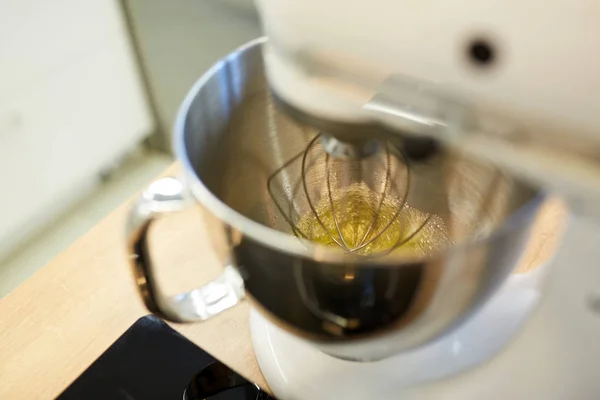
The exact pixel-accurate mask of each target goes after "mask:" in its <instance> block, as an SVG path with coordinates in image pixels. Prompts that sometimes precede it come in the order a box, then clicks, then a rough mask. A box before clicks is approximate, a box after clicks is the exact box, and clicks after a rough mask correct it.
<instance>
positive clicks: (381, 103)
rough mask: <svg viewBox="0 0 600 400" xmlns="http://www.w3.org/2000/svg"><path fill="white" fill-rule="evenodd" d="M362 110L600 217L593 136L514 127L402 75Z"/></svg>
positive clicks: (599, 163) (599, 173)
mask: <svg viewBox="0 0 600 400" xmlns="http://www.w3.org/2000/svg"><path fill="white" fill-rule="evenodd" d="M364 110H366V111H367V112H368V113H369V115H370V116H371V117H372V118H373V119H374V120H376V121H377V122H379V123H381V124H383V125H384V126H386V127H387V128H388V129H386V130H385V131H386V132H388V134H390V132H392V134H400V135H406V136H408V137H423V136H425V137H430V138H434V139H435V140H437V141H438V142H440V143H441V144H442V145H444V146H445V147H446V148H449V149H452V150H453V151H458V152H463V153H468V154H469V155H471V156H473V157H478V158H483V159H484V160H487V161H489V162H492V163H493V164H495V165H497V166H498V167H500V168H501V169H503V170H505V171H507V172H509V173H511V174H513V175H516V176H520V177H522V178H524V179H527V180H530V181H532V182H534V183H535V184H537V185H540V186H542V187H546V188H548V189H549V190H550V191H553V192H556V193H558V194H560V195H561V196H563V197H564V198H565V199H566V200H567V201H568V202H569V203H570V205H571V208H572V209H573V211H574V212H576V213H580V214H584V215H590V216H592V217H594V216H596V217H599V218H600V150H599V147H600V146H599V143H598V142H597V141H595V140H593V139H590V138H589V137H586V136H583V135H575V134H572V135H564V134H561V133H563V132H567V130H560V129H555V130H551V129H546V130H543V131H541V130H536V129H535V127H534V128H525V127H522V126H517V125H514V124H510V123H508V122H507V121H508V120H503V119H502V118H498V117H496V116H491V115H486V113H485V111H482V110H481V109H476V108H475V107H472V106H471V105H469V104H465V103H463V102H460V101H458V100H456V99H453V98H451V97H449V96H446V95H444V94H441V93H433V92H432V90H431V89H430V88H429V87H427V86H426V85H423V84H420V83H415V82H414V81H412V80H410V79H407V78H405V77H399V76H395V77H391V78H388V79H387V80H386V81H385V82H384V83H383V84H382V85H381V86H380V87H379V89H378V90H377V94H376V95H375V96H374V97H373V98H372V99H371V100H370V101H369V102H367V103H366V104H365V105H364ZM540 129H541V128H540ZM571 132H572V131H571ZM594 219H596V218H594ZM599 220H600V219H599Z"/></svg>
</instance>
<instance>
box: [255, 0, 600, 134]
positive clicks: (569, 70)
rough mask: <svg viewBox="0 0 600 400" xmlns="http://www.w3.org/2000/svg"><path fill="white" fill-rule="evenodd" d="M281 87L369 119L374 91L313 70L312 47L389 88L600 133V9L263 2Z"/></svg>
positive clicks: (557, 4)
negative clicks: (297, 55) (297, 56)
mask: <svg viewBox="0 0 600 400" xmlns="http://www.w3.org/2000/svg"><path fill="white" fill-rule="evenodd" d="M257 5H258V7H259V10H260V14H261V17H262V21H263V25H264V28H265V32H266V34H267V35H268V36H269V39H270V41H271V44H270V46H269V50H268V52H267V54H266V61H267V69H268V77H269V80H270V84H271V86H272V88H273V89H274V91H275V92H276V93H277V94H278V95H279V96H280V97H281V98H283V99H284V100H285V101H286V102H288V103H289V104H291V105H293V106H295V107H297V108H298V109H301V110H302V111H304V112H306V113H308V114H311V115H314V116H318V117H324V118H328V119H335V120H341V121H350V122H352V121H360V120H362V119H365V118H366V116H365V114H364V113H363V112H362V111H361V107H362V105H363V104H364V103H365V102H366V101H367V100H369V98H370V96H372V94H373V93H369V92H368V91H361V90H358V89H357V88H356V87H350V86H348V85H347V84H346V83H345V82H343V80H342V79H337V77H334V76H331V77H330V78H331V79H328V78H326V79H324V78H323V77H322V76H321V77H317V76H313V75H311V74H307V73H306V71H303V70H302V69H300V68H298V65H297V63H295V62H294V60H290V59H288V58H287V57H286V56H285V55H284V53H282V52H281V51H280V50H281V49H282V48H286V49H287V50H293V51H302V52H307V53H310V54H311V55H312V56H314V57H317V58H320V59H322V60H323V61H325V62H331V63H337V64H339V65H340V66H343V67H344V68H346V69H352V70H354V71H358V73H360V71H363V72H364V71H368V74H370V75H371V78H373V79H376V80H379V81H382V80H383V79H384V78H385V77H386V76H388V75H390V74H403V75H407V76H410V77H414V78H419V79H422V80H425V81H429V82H434V83H438V84H440V86H441V87H442V88H444V90H447V91H448V92H450V93H452V94H455V95H457V96H460V97H461V98H465V99H469V101H471V102H473V103H476V104H487V105H490V106H492V107H493V108H495V109H498V110H500V111H501V112H502V113H503V114H509V115H511V116H512V117H513V118H514V120H517V121H526V120H531V119H533V120H536V121H540V120H543V121H553V122H558V123H560V124H561V125H564V124H567V125H566V126H569V127H574V129H576V130H577V131H578V133H581V132H588V134H589V132H592V133H593V132H595V131H598V128H599V127H600V97H599V96H598V93H599V92H600V74H599V73H598V71H600V24H599V23H598V17H599V16H600V3H598V2H595V1H592V0H573V1H550V2H548V1H541V0H523V1H520V2H510V3H507V2H505V1H502V0H482V1H472V0H456V1H452V2H448V1H443V0H429V1H390V0H369V1H365V0H331V1H322V0H302V1H295V0H257Z"/></svg>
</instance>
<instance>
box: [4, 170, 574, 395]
mask: <svg viewBox="0 0 600 400" xmlns="http://www.w3.org/2000/svg"><path fill="white" fill-rule="evenodd" d="M176 168H177V167H175V166H174V167H172V168H171V169H170V170H169V171H167V173H170V174H172V173H174V172H176ZM199 208H200V207H198V208H196V209H192V210H189V211H186V212H184V213H182V214H178V215H173V216H170V217H169V218H165V219H164V220H162V221H160V222H159V223H158V224H157V227H156V228H157V229H156V230H157V231H156V232H154V233H153V243H152V247H153V251H154V254H155V255H156V258H157V263H158V265H162V266H173V267H172V270H173V274H174V276H183V275H185V276H186V277H188V276H189V275H187V274H186V273H185V272H182V271H190V273H192V271H193V273H194V275H195V278H199V279H198V281H197V282H198V283H200V282H201V281H202V280H204V281H206V280H207V279H208V278H209V277H211V276H216V275H217V274H218V272H219V266H218V262H217V257H216V255H215V254H214V252H213V250H212V249H211V247H210V244H209V240H208V234H207V231H206V229H205V228H204V226H203V223H202V216H201V210H199ZM128 209H129V203H127V204H124V205H123V206H121V207H119V208H118V209H117V210H116V211H114V212H113V213H112V214H110V215H109V216H108V217H107V218H106V219H104V220H103V221H102V222H101V223H99V224H98V225H97V226H96V227H94V228H93V229H92V230H91V231H90V232H89V233H87V234H86V235H85V236H83V237H82V238H80V239H79V240H78V241H77V242H75V243H74V244H73V245H72V246H71V247H70V248H69V249H68V250H66V251H65V252H64V253H62V254H61V255H60V256H58V257H57V258H56V259H54V260H53V261H52V262H50V263H49V264H48V265H46V266H45V267H43V268H42V269H40V270H39V271H38V272H37V273H36V274H35V275H34V276H32V277H31V278H29V279H28V280H27V281H26V282H24V283H23V284H22V285H21V286H20V287H18V288H17V289H16V290H15V291H13V292H12V293H11V294H9V295H8V296H6V297H5V298H4V299H2V300H0V399H48V398H54V397H55V396H56V395H58V394H59V393H60V392H61V391H62V390H63V389H64V388H66V387H67V386H68V385H69V384H70V383H71V382H72V381H73V380H74V379H75V378H76V377H77V376H78V375H79V374H80V373H81V372H83V371H84V370H85V369H86V368H87V367H88V366H89V365H90V364H91V363H92V362H93V361H94V360H95V359H96V358H97V357H98V356H99V355H100V354H102V352H104V351H105V350H106V349H107V348H108V347H109V346H110V345H111V344H112V343H113V342H114V341H115V340H116V339H117V338H118V337H119V336H120V335H121V334H122V333H123V332H125V330H127V328H129V327H130V326H131V325H132V324H133V323H134V322H135V321H136V320H137V319H138V318H140V317H142V316H144V315H146V314H148V312H147V311H146V309H145V308H144V306H143V304H142V302H141V300H140V298H139V296H138V295H137V290H136V288H135V286H134V282H133V279H132V274H131V271H130V268H129V265H128V262H127V254H126V250H125V238H124V226H125V219H126V216H127V212H128ZM563 216H564V208H563V207H562V205H561V204H560V203H559V202H550V204H548V205H547V207H546V209H545V210H544V212H543V213H542V215H540V217H539V218H538V221H537V223H536V226H535V227H534V234H535V236H536V239H535V240H534V241H533V243H532V245H531V246H530V248H529V249H528V251H527V254H526V255H525V257H524V258H523V260H522V262H521V266H520V268H519V269H520V270H527V269H529V268H530V266H531V265H533V264H537V263H538V262H539V261H540V260H541V259H546V258H548V257H549V256H550V255H551V254H552V252H553V249H554V248H555V246H556V237H557V232H559V231H561V226H562V224H563V221H564V218H563ZM191 243H193V246H190V244H191ZM170 269H171V268H170ZM169 272H170V271H169ZM186 280H187V279H186ZM248 307H249V306H248V303H243V304H241V305H239V306H237V307H235V308H234V309H231V310H228V311H226V312H225V313H224V314H223V315H220V316H217V317H215V318H213V319H211V320H210V321H207V322H203V323H196V324H189V325H178V324H175V325H173V324H172V326H174V327H175V329H177V330H178V331H179V332H181V333H182V334H183V335H185V336H186V337H188V338H189V339H190V340H192V341H193V342H195V343H196V344H198V345H199V346H201V347H202V348H203V349H205V350H206V351H208V352H209V353H211V354H212V355H213V356H215V357H216V358H218V359H220V360H222V361H223V362H225V363H226V364H228V365H229V366H231V367H232V368H234V369H236V370H237V371H238V372H240V373H241V374H242V375H244V376H245V377H247V378H248V379H250V380H252V381H254V382H256V383H258V384H259V385H261V386H263V387H266V384H265V381H264V379H263V377H262V374H261V372H260V370H259V368H258V365H257V363H256V359H255V357H254V353H253V351H252V345H251V342H250V331H249V325H248Z"/></svg>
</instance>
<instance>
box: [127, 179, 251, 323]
mask: <svg viewBox="0 0 600 400" xmlns="http://www.w3.org/2000/svg"><path fill="white" fill-rule="evenodd" d="M192 203H193V202H190V197H189V196H187V194H186V190H185V187H184V186H183V185H182V183H181V182H180V181H179V180H177V179H175V178H162V179H159V180H157V181H155V182H153V183H152V184H151V185H150V186H149V187H148V188H147V189H146V190H145V191H144V192H143V193H142V195H141V196H140V198H139V199H138V201H137V202H136V203H135V205H134V206H133V208H132V209H131V211H130V213H129V220H128V223H127V238H128V251H129V259H130V262H131V266H132V268H133V273H134V276H135V281H136V283H137V286H138V290H139V292H140V294H141V296H142V300H143V301H144V304H145V305H146V307H148V309H149V310H150V311H152V312H153V313H155V314H157V315H159V316H160V317H162V318H165V319H168V320H170V321H176V322H186V321H198V320H205V319H208V318H210V317H212V316H214V315H217V314H219V313H220V312H222V311H224V310H226V309H228V308H230V307H233V306H235V305H236V304H238V303H239V302H240V300H242V299H243V297H244V284H243V281H242V278H241V277H240V276H239V274H238V272H237V270H236V269H235V268H233V267H232V266H225V269H224V271H223V273H222V274H221V275H220V276H219V277H218V278H216V279H214V280H213V281H212V282H210V283H208V284H206V285H205V286H203V287H201V288H198V289H195V290H192V291H190V292H186V293H180V294H177V295H174V296H169V295H166V294H165V293H164V292H163V290H161V286H160V283H159V282H157V280H156V271H155V266H154V264H153V262H152V257H151V255H150V249H149V246H148V233H149V230H150V226H151V224H152V222H153V221H154V220H155V219H156V218H157V217H159V216H160V215H162V214H167V213H170V212H174V211H180V210H182V209H183V208H185V207H187V206H189V205H190V204H192Z"/></svg>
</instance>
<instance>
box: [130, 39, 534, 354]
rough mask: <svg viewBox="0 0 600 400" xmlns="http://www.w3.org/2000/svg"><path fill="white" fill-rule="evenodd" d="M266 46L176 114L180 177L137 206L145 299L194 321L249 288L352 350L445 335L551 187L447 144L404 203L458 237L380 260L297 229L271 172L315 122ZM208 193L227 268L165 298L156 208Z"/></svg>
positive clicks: (288, 317)
mask: <svg viewBox="0 0 600 400" xmlns="http://www.w3.org/2000/svg"><path fill="white" fill-rule="evenodd" d="M263 44H264V39H259V40H255V41H253V42H251V43H249V44H247V45H246V46H244V47H242V48H240V49H238V50H237V51H235V52H233V53H231V54H230V55H229V56H228V57H226V58H225V59H224V60H222V61H221V62H219V63H218V64H216V65H215V66H214V67H213V68H212V69H211V70H210V71H208V72H207V73H206V74H205V75H204V76H203V77H202V78H201V79H200V80H199V81H198V82H197V83H196V84H195V85H194V87H193V88H192V90H191V91H190V93H189V95H188V96H187V98H186V100H185V101H184V103H183V105H182V107H181V110H180V113H179V118H178V121H177V124H176V126H175V131H176V141H175V150H176V154H177V159H178V160H179V161H180V163H181V164H182V166H183V171H184V175H185V176H184V180H182V181H180V180H177V179H174V178H165V179H162V180H159V181H156V182H154V183H153V184H151V185H150V186H149V187H148V189H147V190H146V191H145V192H144V193H143V194H142V196H141V197H140V199H139V201H138V202H137V203H136V205H135V206H134V207H133V209H132V211H131V216H130V220H129V225H128V236H129V246H130V247H129V251H130V258H131V260H132V264H133V269H134V272H135V275H136V282H137V284H138V286H139V289H140V293H141V294H142V297H143V299H144V301H145V303H146V305H147V307H148V308H149V309H150V310H151V311H152V312H154V313H156V314H158V315H160V316H162V317H163V318H165V319H168V320H172V321H184V322H187V321H197V320H203V319H207V318H210V317H211V316H213V315H215V314H218V313H219V312H221V311H223V310H225V309H227V308H229V307H232V306H234V305H235V304H237V303H238V302H239V301H240V300H241V299H242V298H244V297H245V296H248V297H250V298H251V299H252V301H253V304H254V305H255V306H256V307H257V308H258V309H259V310H261V311H262V312H263V313H264V314H265V315H267V316H268V317H270V318H271V319H272V320H273V321H275V322H276V323H278V324H280V325H281V326H284V327H285V328H286V329H289V330H290V331H291V332H293V333H295V334H296V335H298V336H299V337H302V338H305V339H306V340H309V341H311V342H313V343H315V344H316V345H317V346H319V347H320V348H322V349H323V350H324V351H326V352H327V353H329V354H332V355H334V356H337V357H341V358H346V359H355V360H376V359H380V358H384V357H387V356H390V355H392V354H394V353H397V352H399V351H403V350H407V349H411V348H415V347H417V346H421V345H423V344H425V343H427V342H430V341H432V340H434V339H436V338H439V337H440V336H442V335H444V334H446V333H448V332H449V331H450V330H451V329H453V328H454V327H456V326H457V325H458V324H460V323H461V321H464V320H465V319H466V318H468V317H469V315H471V314H472V313H473V312H474V311H475V310H476V309H477V308H478V307H480V306H481V305H482V304H483V303H484V302H485V301H486V300H487V299H488V298H489V297H490V295H491V294H493V292H494V291H495V290H496V288H498V286H499V285H500V284H501V283H502V282H503V281H504V279H505V278H506V277H507V276H508V275H509V274H510V273H511V271H512V270H513V269H514V268H515V266H516V263H517V261H518V260H519V257H520V256H521V254H522V253H523V250H524V248H525V246H526V244H527V242H528V240H529V239H530V237H529V228H530V226H531V224H532V221H533V219H534V216H535V214H536V212H537V210H538V209H539V206H540V205H541V203H542V202H543V201H544V199H545V197H544V196H543V195H542V194H541V193H540V192H538V191H537V190H536V189H534V188H532V187H530V186H528V185H527V184H525V183H523V182H520V181H518V180H516V179H514V178H511V177H508V176H506V175H504V174H502V173H501V172H499V171H498V170H497V169H496V168H494V167H493V166H491V165H485V164H482V163H481V162H475V161H474V160H470V159H468V158H464V157H461V156H458V155H456V154H441V155H439V156H438V157H436V158H435V159H434V160H430V161H428V164H426V165H415V166H414V168H412V169H411V172H410V173H411V174H412V176H411V179H412V181H413V182H415V184H414V185H412V186H413V189H412V190H413V193H412V194H409V196H408V197H407V199H408V200H407V201H408V203H409V204H410V205H411V206H413V207H416V208H427V210H426V211H427V212H431V211H432V207H433V208H435V207H439V208H440V209H439V210H437V211H439V213H440V214H444V213H446V214H448V215H446V217H445V218H446V220H447V223H448V224H449V230H450V232H451V235H452V236H453V237H452V239H453V241H454V245H453V246H451V247H450V248H445V249H443V250H440V251H438V252H434V253H433V254H429V255H427V256H416V255H406V254H395V253H391V254H389V255H388V256H385V257H381V258H376V259H372V258H368V257H367V258H365V257H360V256H356V255H352V254H347V253H345V252H343V251H341V250H339V249H333V248H326V247H323V246H320V245H316V244H314V243H311V242H307V241H303V240H301V239H299V238H298V237H296V236H294V235H293V234H292V231H291V228H290V224H289V223H288V222H287V221H286V219H285V218H284V216H283V215H281V212H280V210H279V208H278V207H277V206H276V204H275V202H274V201H273V196H272V195H270V194H269V191H268V188H267V180H268V178H269V176H271V175H272V174H273V172H274V171H275V170H277V169H278V168H280V167H281V166H282V165H283V164H284V163H285V162H286V161H288V160H290V159H291V158H292V157H294V156H295V155H296V154H298V153H299V152H301V151H302V150H303V149H304V148H305V147H306V145H307V143H308V142H309V141H310V140H311V139H312V138H313V137H314V136H315V135H316V134H317V133H318V132H316V131H314V130H313V129H312V128H310V127H308V126H304V125H301V124H300V123H298V122H296V121H295V120H292V119H291V118H290V117H288V116H287V115H286V114H284V113H283V112H281V111H280V110H279V109H278V108H277V107H276V105H275V104H274V102H273V100H272V97H271V93H270V91H269V87H268V83H267V82H266V80H265V75H264V70H263V68H264V66H263V58H262V51H261V49H262V47H263ZM299 176H300V171H299V170H298V169H297V168H296V170H294V168H293V167H292V168H290V169H289V170H288V171H286V172H285V173H280V174H278V175H277V178H276V181H275V182H273V183H272V184H274V185H275V189H274V190H275V192H277V193H278V194H277V195H276V196H279V197H278V200H279V201H280V202H282V203H285V204H288V205H289V204H291V205H292V207H301V205H300V206H299V205H298V202H297V201H296V200H295V198H294V196H293V192H294V190H292V188H293V186H294V184H295V183H294V182H296V181H297V179H298V177H299ZM433 176H434V177H435V178H432V177H433ZM432 186H435V188H433V189H431V187H432ZM313 187H315V188H318V187H319V185H318V184H314V185H313ZM315 190H317V189H315ZM432 193H438V194H440V193H441V194H443V196H442V198H443V201H440V199H439V198H435V199H432V198H431V197H439V196H433V195H432ZM198 203H199V204H201V205H202V206H203V207H204V208H205V209H206V210H207V213H206V214H207V216H206V217H207V218H209V219H215V220H217V221H218V223H219V225H220V227H221V228H220V229H219V230H218V234H215V235H213V237H212V240H213V241H214V242H215V246H223V245H225V246H226V247H227V251H226V257H224V259H223V263H224V267H225V269H224V272H223V275H222V276H220V277H219V278H217V279H216V280H215V281H213V282H211V283H209V284H207V285H206V286H204V287H202V288H199V289H196V290H193V291H191V292H187V293H182V294H179V295H176V296H167V295H165V293H164V292H163V290H162V289H161V286H160V284H159V283H158V282H157V280H156V274H155V269H154V266H153V265H152V262H151V258H150V254H149V253H150V252H149V248H148V237H147V233H148V229H149V227H150V224H151V223H152V221H153V220H154V219H155V218H156V217H157V216H159V215H161V214H165V213H168V212H171V211H174V210H178V209H181V208H183V207H187V206H189V205H190V204H198ZM296 211H297V212H298V213H300V214H301V212H299V211H298V210H296ZM300 211H301V210H300ZM433 211H436V210H435V209H434V210H433ZM189 245H190V246H194V239H193V238H190V243H189ZM199 268H201V266H199ZM383 338H385V340H380V339H383ZM381 343H385V346H382V345H381Z"/></svg>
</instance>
